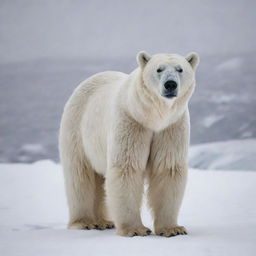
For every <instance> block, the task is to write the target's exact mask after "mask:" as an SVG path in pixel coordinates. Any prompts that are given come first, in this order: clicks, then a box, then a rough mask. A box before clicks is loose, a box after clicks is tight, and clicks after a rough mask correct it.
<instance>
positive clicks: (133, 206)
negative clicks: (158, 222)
mask: <svg viewBox="0 0 256 256" xmlns="http://www.w3.org/2000/svg"><path fill="white" fill-rule="evenodd" d="M143 185H144V182H143V176H142V173H141V172H140V171H136V170H132V169H124V170H122V169H119V168H118V169H115V168H111V169H109V170H108V172H107V178H106V192H107V204H108V207H109V210H110V213H111V215H112V216H111V217H112V218H113V220H114V223H115V227H116V229H117V233H118V234H119V235H121V236H137V235H138V236H146V235H149V234H150V233H151V230H150V229H149V228H147V227H145V226H143V224H142V221H141V216H140V207H141V201H142V194H143Z"/></svg>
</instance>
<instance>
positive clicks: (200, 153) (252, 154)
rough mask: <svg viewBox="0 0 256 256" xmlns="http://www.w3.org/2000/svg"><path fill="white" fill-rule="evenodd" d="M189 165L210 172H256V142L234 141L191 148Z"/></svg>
mask: <svg viewBox="0 0 256 256" xmlns="http://www.w3.org/2000/svg"><path fill="white" fill-rule="evenodd" d="M189 165H190V166H191V167H193V168H199V169H208V170H254V171H256V140H255V139H247V140H234V141H224V142H213V143H205V144H199V145H194V146H191V147H190V149H189Z"/></svg>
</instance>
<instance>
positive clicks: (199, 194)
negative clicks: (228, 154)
mask: <svg viewBox="0 0 256 256" xmlns="http://www.w3.org/2000/svg"><path fill="white" fill-rule="evenodd" d="M255 186H256V173H255V172H250V171H248V172H239V171H236V172H232V171H230V172H223V171H218V172H216V171H208V172H203V171H201V170H195V169H191V170H190V171H189V179H188V187H187V190H186V195H185V200H184V202H183V207H182V210H181V214H180V219H179V222H180V224H182V225H184V226H186V227H187V229H188V231H189V234H188V235H187V236H177V237H172V238H164V237H159V236H155V235H151V236H149V237H133V238H124V237H119V236H117V235H116V234H115V231H114V230H106V231H98V230H92V231H91V230H90V231H85V230H82V231H77V230H67V229H66V228H65V227H66V223H67V206H66V200H65V194H64V187H63V177H62V173H61V168H60V166H59V165H57V164H54V163H53V162H51V161H40V162H36V163H34V164H30V165H29V164H0V194H1V197H0V255H4V256H10V255H11V256H15V255H26V256H29V255H38V256H39V255H47V256H49V255H54V256H56V255H62V256H65V255H67V256H70V255H77V256H78V255H86V256H90V255H97V256H98V255H111V256H112V255H118V256H119V255H127V256H130V255H141V256H142V255H145V256H150V255H179V256H181V255H197V256H201V255H202V256H208V255H209V256H210V255H215V256H216V255H218V256H221V255H232V256H236V255H237V256H241V255H246V256H253V255H255V250H256V232H255V227H256V219H255V216H256V204H255ZM142 218H143V222H144V223H145V224H146V225H148V226H149V227H152V223H151V218H150V216H149V213H148V211H146V209H145V208H144V209H143V213H142Z"/></svg>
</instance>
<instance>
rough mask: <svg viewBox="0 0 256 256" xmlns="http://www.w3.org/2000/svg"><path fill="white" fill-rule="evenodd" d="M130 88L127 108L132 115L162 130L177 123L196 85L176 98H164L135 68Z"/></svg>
mask: <svg viewBox="0 0 256 256" xmlns="http://www.w3.org/2000/svg"><path fill="white" fill-rule="evenodd" d="M134 72H135V75H132V76H131V77H132V79H133V81H130V83H129V85H130V86H129V88H128V98H127V108H128V112H129V113H130V115H131V116H132V117H133V118H134V119H135V120H136V121H137V122H138V123H141V124H142V125H143V126H144V127H147V128H149V129H151V130H153V131H161V130H163V129H165V128H166V127H168V126H170V125H171V124H173V123H176V122H177V121H178V120H179V119H180V118H181V117H182V115H183V114H184V113H185V111H186V110H187V107H188V100H189V98H190V96H191V95H192V92H193V89H194V86H190V88H189V90H188V91H187V92H185V93H184V95H182V96H180V97H178V98H175V99H164V98H163V97H162V96H160V95H156V94H155V93H153V92H152V91H151V90H150V89H148V88H147V86H146V85H145V84H144V82H143V79H142V75H141V72H140V70H138V69H137V70H135V71H134Z"/></svg>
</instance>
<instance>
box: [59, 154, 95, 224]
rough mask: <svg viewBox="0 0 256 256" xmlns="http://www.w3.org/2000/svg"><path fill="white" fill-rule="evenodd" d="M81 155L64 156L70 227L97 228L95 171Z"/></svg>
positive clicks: (63, 163)
mask: <svg viewBox="0 0 256 256" xmlns="http://www.w3.org/2000/svg"><path fill="white" fill-rule="evenodd" d="M81 155H82V154H73V156H71V154H69V155H66V157H65V158H64V157H62V165H63V169H64V176H65V187H66V195H67V200H68V207H69V224H68V228H70V229H92V228H95V215H94V200H95V173H94V170H93V169H92V168H91V167H90V165H88V164H87V161H86V160H85V157H81ZM79 156H80V157H79Z"/></svg>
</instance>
